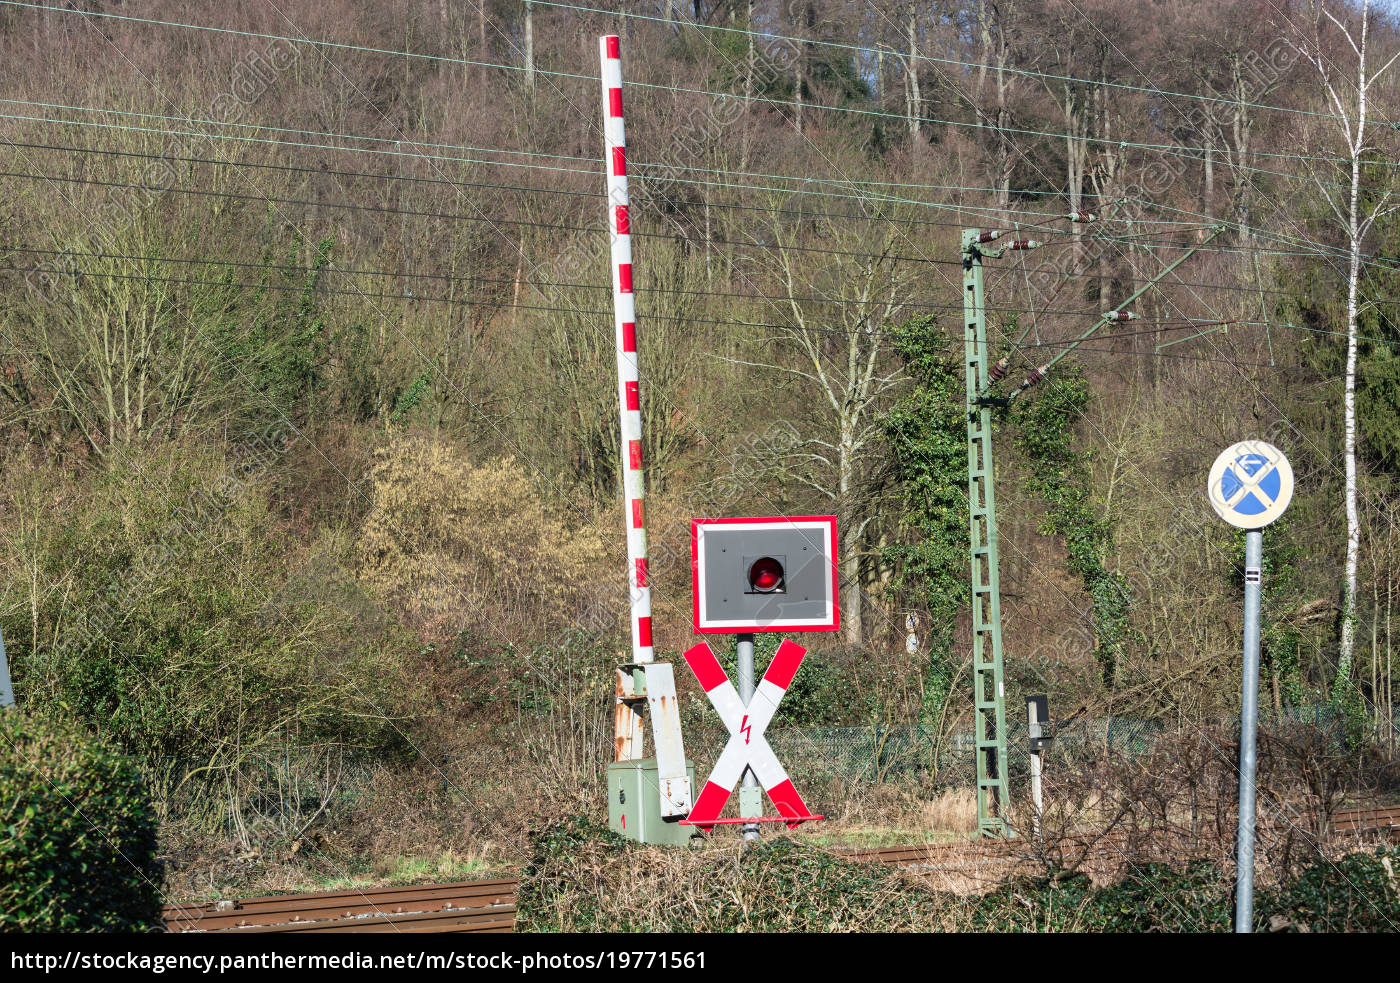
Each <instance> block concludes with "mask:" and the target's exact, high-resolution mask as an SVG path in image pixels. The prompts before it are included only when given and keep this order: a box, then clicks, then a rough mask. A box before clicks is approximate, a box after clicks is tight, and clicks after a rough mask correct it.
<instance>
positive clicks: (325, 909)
mask: <svg viewBox="0 0 1400 983" xmlns="http://www.w3.org/2000/svg"><path fill="white" fill-rule="evenodd" d="M1332 828H1333V830H1334V831H1335V832H1338V833H1369V832H1376V831H1381V832H1388V833H1390V834H1391V835H1394V834H1396V833H1400V805H1394V806H1383V807H1381V808H1379V809H1346V810H1343V811H1341V812H1338V813H1336V814H1335V815H1334V816H1333V820H1332ZM997 854H998V850H997V847H996V844H995V842H993V841H982V842H966V841H958V842H952V843H936V844H917V845H911V846H890V847H874V848H867V849H856V850H847V851H843V852H842V855H843V856H846V857H849V858H850V859H852V860H865V861H874V862H877V863H881V864H887V865H889V866H892V867H936V868H938V869H940V870H947V871H950V872H952V871H955V870H958V869H961V868H974V867H979V866H983V865H985V864H987V863H989V862H991V861H995V860H996V859H997ZM519 884H520V882H519V880H517V879H514V878H505V879H501V880H493V881H458V882H456V883H453V884H428V885H420V886H417V887H389V888H376V889H373V890H366V891H356V890H351V891H327V892H322V893H319V894H284V895H274V896H270V897H262V898H241V899H238V900H232V901H206V902H202V903H197V904H177V905H167V906H166V907H165V909H164V918H165V925H166V929H167V930H168V931H171V932H250V933H294V932H301V933H313V932H314V933H321V932H398V933H415V932H512V931H514V930H515V891H516V888H517V887H518V886H519Z"/></svg>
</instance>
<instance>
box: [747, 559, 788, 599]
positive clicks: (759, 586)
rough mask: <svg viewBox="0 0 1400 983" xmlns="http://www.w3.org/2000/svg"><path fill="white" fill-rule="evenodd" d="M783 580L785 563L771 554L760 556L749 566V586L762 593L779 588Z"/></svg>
mask: <svg viewBox="0 0 1400 983" xmlns="http://www.w3.org/2000/svg"><path fill="white" fill-rule="evenodd" d="M782 582H783V565H782V564H781V563H779V562H778V561H777V560H775V559H773V558H772V557H771V556H764V557H760V558H759V559H757V560H755V561H754V562H753V566H751V567H749V587H751V588H752V589H754V590H756V591H759V592H760V593H764V594H766V593H768V592H769V591H774V590H777V589H778V587H780V586H781V585H782Z"/></svg>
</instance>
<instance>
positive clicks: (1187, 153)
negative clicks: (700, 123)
mask: <svg viewBox="0 0 1400 983" xmlns="http://www.w3.org/2000/svg"><path fill="white" fill-rule="evenodd" d="M0 6H11V7H26V8H30V9H34V10H48V11H52V12H55V13H70V14H80V15H82V16H84V17H100V18H110V19H114V20H120V21H128V22H132V23H139V24H150V25H153V26H157V27H174V28H181V29H184V30H192V31H209V32H213V33H216V34H228V35H238V36H243V37H251V38H258V39H260V40H269V41H283V42H286V43H288V44H304V45H312V46H316V47H323V48H331V49H339V50H343V51H361V52H365V53H369V54H381V55H394V56H397V57H403V58H414V59H423V60H426V61H432V62H442V63H449V64H457V65H463V66H467V67H474V68H495V69H500V70H502V71H509V72H524V71H525V67H524V66H523V65H510V64H505V63H500V62H483V61H475V60H473V59H469V58H457V57H452V56H448V55H431V54H427V53H426V52H419V51H407V50H400V49H393V48H377V47H371V46H367V45H357V44H350V43H348V42H342V41H325V40H318V39H315V38H304V37H303V38H298V37H290V36H288V35H283V34H268V33H264V32H261V31H240V30H236V29H234V28H227V27H212V26H210V25H206V24H190V23H183V22H180V21H167V20H158V19H154V18H149V17H133V16H130V15H126V14H114V13H107V12H104V11H87V10H75V9H72V8H65V7H55V6H50V5H47V4H36V3H25V2H21V0H0ZM532 71H533V72H534V74H535V75H539V76H544V77H547V78H564V79H570V80H574V81H584V82H588V83H594V82H596V78H595V76H592V75H580V74H579V73H577V72H560V71H556V70H550V69H544V68H539V67H535V68H533V69H532ZM628 84H629V86H630V87H633V88H644V89H659V90H664V91H669V92H684V93H688V94H692V95H702V96H709V97H714V98H725V99H740V98H743V99H745V101H746V102H749V103H757V104H760V105H772V106H779V107H793V106H795V105H796V104H795V103H793V102H792V101H790V100H785V99H770V98H767V97H762V96H748V97H743V96H740V95H738V94H737V93H732V92H716V91H714V90H710V89H696V88H691V87H688V86H677V85H661V84H659V83H655V82H630V83H628ZM804 108H806V109H811V110H817V111H823V112H837V113H849V114H854V115H858V116H867V117H873V118H880V119H890V120H899V121H907V120H909V119H911V118H914V119H917V120H919V121H920V122H922V123H930V124H934V125H940V126H955V127H963V128H972V129H983V128H984V125H983V124H981V123H978V122H973V121H968V120H950V119H938V118H935V117H928V116H917V117H910V116H908V115H906V114H902V113H891V112H886V111H883V110H875V109H862V108H860V107H857V106H828V105H824V104H822V103H807V104H804ZM997 130H998V132H1000V133H1014V134H1018V135H1023V136H1038V137H1048V138H1051V139H1056V140H1063V139H1078V140H1082V141H1083V142H1085V143H1093V144H1101V145H1109V146H1115V147H1118V148H1120V149H1126V148H1129V147H1131V148H1133V149H1136V150H1148V151H1153V152H1156V153H1162V154H1171V155H1176V156H1184V157H1186V158H1188V159H1190V160H1198V159H1203V154H1204V151H1196V150H1191V149H1190V148H1185V147H1180V146H1176V145H1172V144H1151V143H1142V142H1139V141H1133V140H1114V139H1111V138H1108V137H1091V136H1083V135H1078V136H1076V135H1074V134H1066V133H1057V132H1054V131H1049V130H1033V129H1027V128H1022V127H1005V126H1000V127H997ZM1251 153H1252V154H1253V155H1254V156H1256V157H1268V158H1278V159H1282V160H1311V161H1318V162H1326V163H1335V164H1346V163H1350V162H1349V161H1348V160H1347V159H1345V158H1341V157H1317V156H1307V155H1300V154H1288V153H1274V152H1270V151H1261V150H1256V151H1251ZM1386 163H1392V164H1395V165H1397V166H1400V162H1386ZM1246 169H1247V170H1250V171H1252V172H1254V173H1258V174H1269V175H1272V176H1275V177H1283V178H1288V179H1290V180H1310V179H1308V178H1306V177H1304V176H1301V175H1296V174H1290V173H1289V172H1287V171H1271V170H1268V169H1266V168H1259V167H1252V166H1251V167H1248V168H1246ZM1321 183H1322V184H1323V185H1325V186H1331V187H1337V188H1341V187H1342V186H1341V185H1335V184H1331V182H1321Z"/></svg>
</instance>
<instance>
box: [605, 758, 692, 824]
mask: <svg viewBox="0 0 1400 983" xmlns="http://www.w3.org/2000/svg"><path fill="white" fill-rule="evenodd" d="M685 770H686V774H687V775H688V776H689V777H690V785H691V787H692V788H694V787H695V762H693V761H687V762H686V763H685ZM657 782H658V778H657V769H656V759H655V758H636V759H633V760H631V761H614V762H613V763H612V764H610V765H608V826H609V827H611V829H612V831H613V832H614V833H620V834H621V835H623V836H625V837H627V838H628V839H629V840H636V841H637V842H638V843H660V844H665V845H667V846H685V845H686V844H687V843H689V842H690V837H691V835H692V834H694V833H695V827H693V826H683V825H681V823H680V822H667V821H666V820H665V819H663V818H662V817H661V803H660V796H658V795H657ZM676 818H677V819H680V818H682V817H679V816H678V817H676Z"/></svg>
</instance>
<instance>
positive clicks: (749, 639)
mask: <svg viewBox="0 0 1400 983" xmlns="http://www.w3.org/2000/svg"><path fill="white" fill-rule="evenodd" d="M738 643H739V644H738V658H737V660H736V665H735V675H737V676H738V677H739V699H741V700H743V701H744V706H746V707H747V706H748V705H749V704H750V703H751V702H752V701H753V633H752V632H744V633H742V634H740V635H739V636H738ZM757 792H758V779H756V778H755V777H754V774H753V772H752V771H751V770H749V769H748V768H745V769H744V780H743V783H742V785H741V787H740V789H739V809H740V813H741V814H744V811H745V807H746V806H747V807H750V808H755V806H754V805H753V803H754V802H755V800H757V803H758V804H759V805H761V804H762V799H759V797H758V794H755V793H757ZM755 811H756V808H755ZM744 839H745V840H747V841H750V842H752V841H753V840H757V839H758V823H745V824H744Z"/></svg>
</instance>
